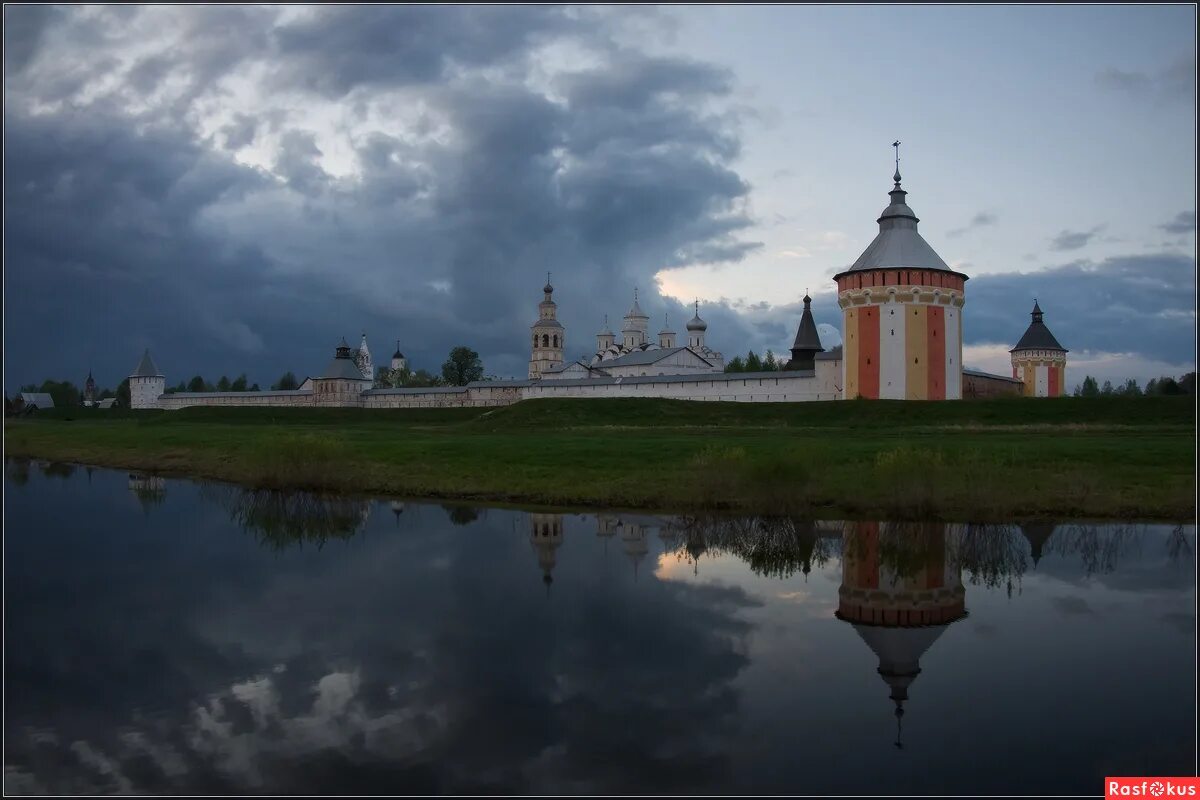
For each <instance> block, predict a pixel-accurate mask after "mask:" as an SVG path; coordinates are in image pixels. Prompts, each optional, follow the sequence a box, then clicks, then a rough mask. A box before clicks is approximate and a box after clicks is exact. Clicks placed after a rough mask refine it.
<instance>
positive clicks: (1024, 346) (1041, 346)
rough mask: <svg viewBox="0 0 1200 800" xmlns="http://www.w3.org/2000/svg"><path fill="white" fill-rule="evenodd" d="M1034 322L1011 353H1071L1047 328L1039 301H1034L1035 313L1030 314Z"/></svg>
mask: <svg viewBox="0 0 1200 800" xmlns="http://www.w3.org/2000/svg"><path fill="white" fill-rule="evenodd" d="M1029 316H1030V317H1032V321H1031V322H1030V323H1029V327H1028V328H1026V329H1025V333H1024V335H1023V336H1021V341H1019V342H1017V346H1016V347H1014V348H1013V349H1012V350H1009V351H1008V352H1010V353H1015V352H1017V351H1018V350H1059V351H1061V352H1063V353H1067V352H1070V351H1069V350H1067V348H1065V347H1063V346H1062V345H1061V344H1059V343H1058V339H1055V338H1054V334H1053V333H1051V332H1050V329H1049V328H1047V327H1046V323H1044V322H1042V307H1041V306H1039V305H1038V302H1037V300H1034V301H1033V311H1031V312H1030V314H1029Z"/></svg>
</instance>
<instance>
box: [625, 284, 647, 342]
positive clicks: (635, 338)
mask: <svg viewBox="0 0 1200 800" xmlns="http://www.w3.org/2000/svg"><path fill="white" fill-rule="evenodd" d="M649 323H650V317H648V316H646V312H645V311H642V307H641V306H640V305H638V290H637V289H636V288H635V289H634V290H633V305H632V306H631V307H630V309H629V313H627V314H626V315H625V325H624V326H623V327H622V328H621V338H622V344H623V345H624V347H625V349H626V350H632V349H633V348H635V347H641V346H642V345H644V344H645V343H646V333H647V331H648V330H649V327H650V325H649Z"/></svg>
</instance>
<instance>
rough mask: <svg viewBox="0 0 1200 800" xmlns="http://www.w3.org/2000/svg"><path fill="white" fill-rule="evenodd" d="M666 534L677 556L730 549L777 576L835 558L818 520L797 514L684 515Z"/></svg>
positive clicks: (759, 570)
mask: <svg viewBox="0 0 1200 800" xmlns="http://www.w3.org/2000/svg"><path fill="white" fill-rule="evenodd" d="M664 534H665V535H664V536H663V541H664V543H665V544H666V546H667V551H668V552H674V553H675V554H676V556H677V557H680V558H685V557H686V558H687V559H688V560H689V561H692V562H695V561H696V560H698V559H699V557H700V556H701V554H703V553H706V552H710V553H717V554H719V553H729V554H731V555H734V556H737V557H738V558H740V559H741V560H742V561H745V562H746V563H747V564H749V565H750V569H752V570H753V571H754V572H755V573H757V574H759V575H764V576H767V577H774V578H787V577H790V576H792V575H794V574H795V573H797V572H802V573H804V574H805V575H807V574H808V573H809V572H811V571H812V567H813V565H814V564H815V565H816V566H818V567H820V566H823V565H824V564H825V562H827V561H828V560H829V557H830V555H831V554H832V550H833V546H834V545H833V542H832V540H831V539H830V538H828V537H824V538H823V537H821V536H820V535H819V532H818V531H817V527H816V524H815V523H814V522H813V521H812V520H805V519H801V518H797V517H717V516H693V517H682V518H680V519H679V521H678V522H676V523H675V524H674V525H672V526H671V527H670V528H668V529H667V530H666V531H664Z"/></svg>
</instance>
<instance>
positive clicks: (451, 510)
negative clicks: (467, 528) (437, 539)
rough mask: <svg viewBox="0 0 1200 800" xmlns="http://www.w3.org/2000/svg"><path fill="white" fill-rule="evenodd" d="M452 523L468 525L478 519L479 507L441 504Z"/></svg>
mask: <svg viewBox="0 0 1200 800" xmlns="http://www.w3.org/2000/svg"><path fill="white" fill-rule="evenodd" d="M442 508H443V509H444V510H445V512H446V514H447V515H448V516H449V517H450V523H451V524H452V525H470V524H471V523H472V522H474V521H475V520H477V519H479V509H478V508H471V507H470V506H442Z"/></svg>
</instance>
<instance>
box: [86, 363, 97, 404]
mask: <svg viewBox="0 0 1200 800" xmlns="http://www.w3.org/2000/svg"><path fill="white" fill-rule="evenodd" d="M83 404H84V405H85V406H94V405H96V381H95V380H93V379H92V371H91V370H90V369H89V370H88V376H87V380H86V381H84V384H83Z"/></svg>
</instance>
